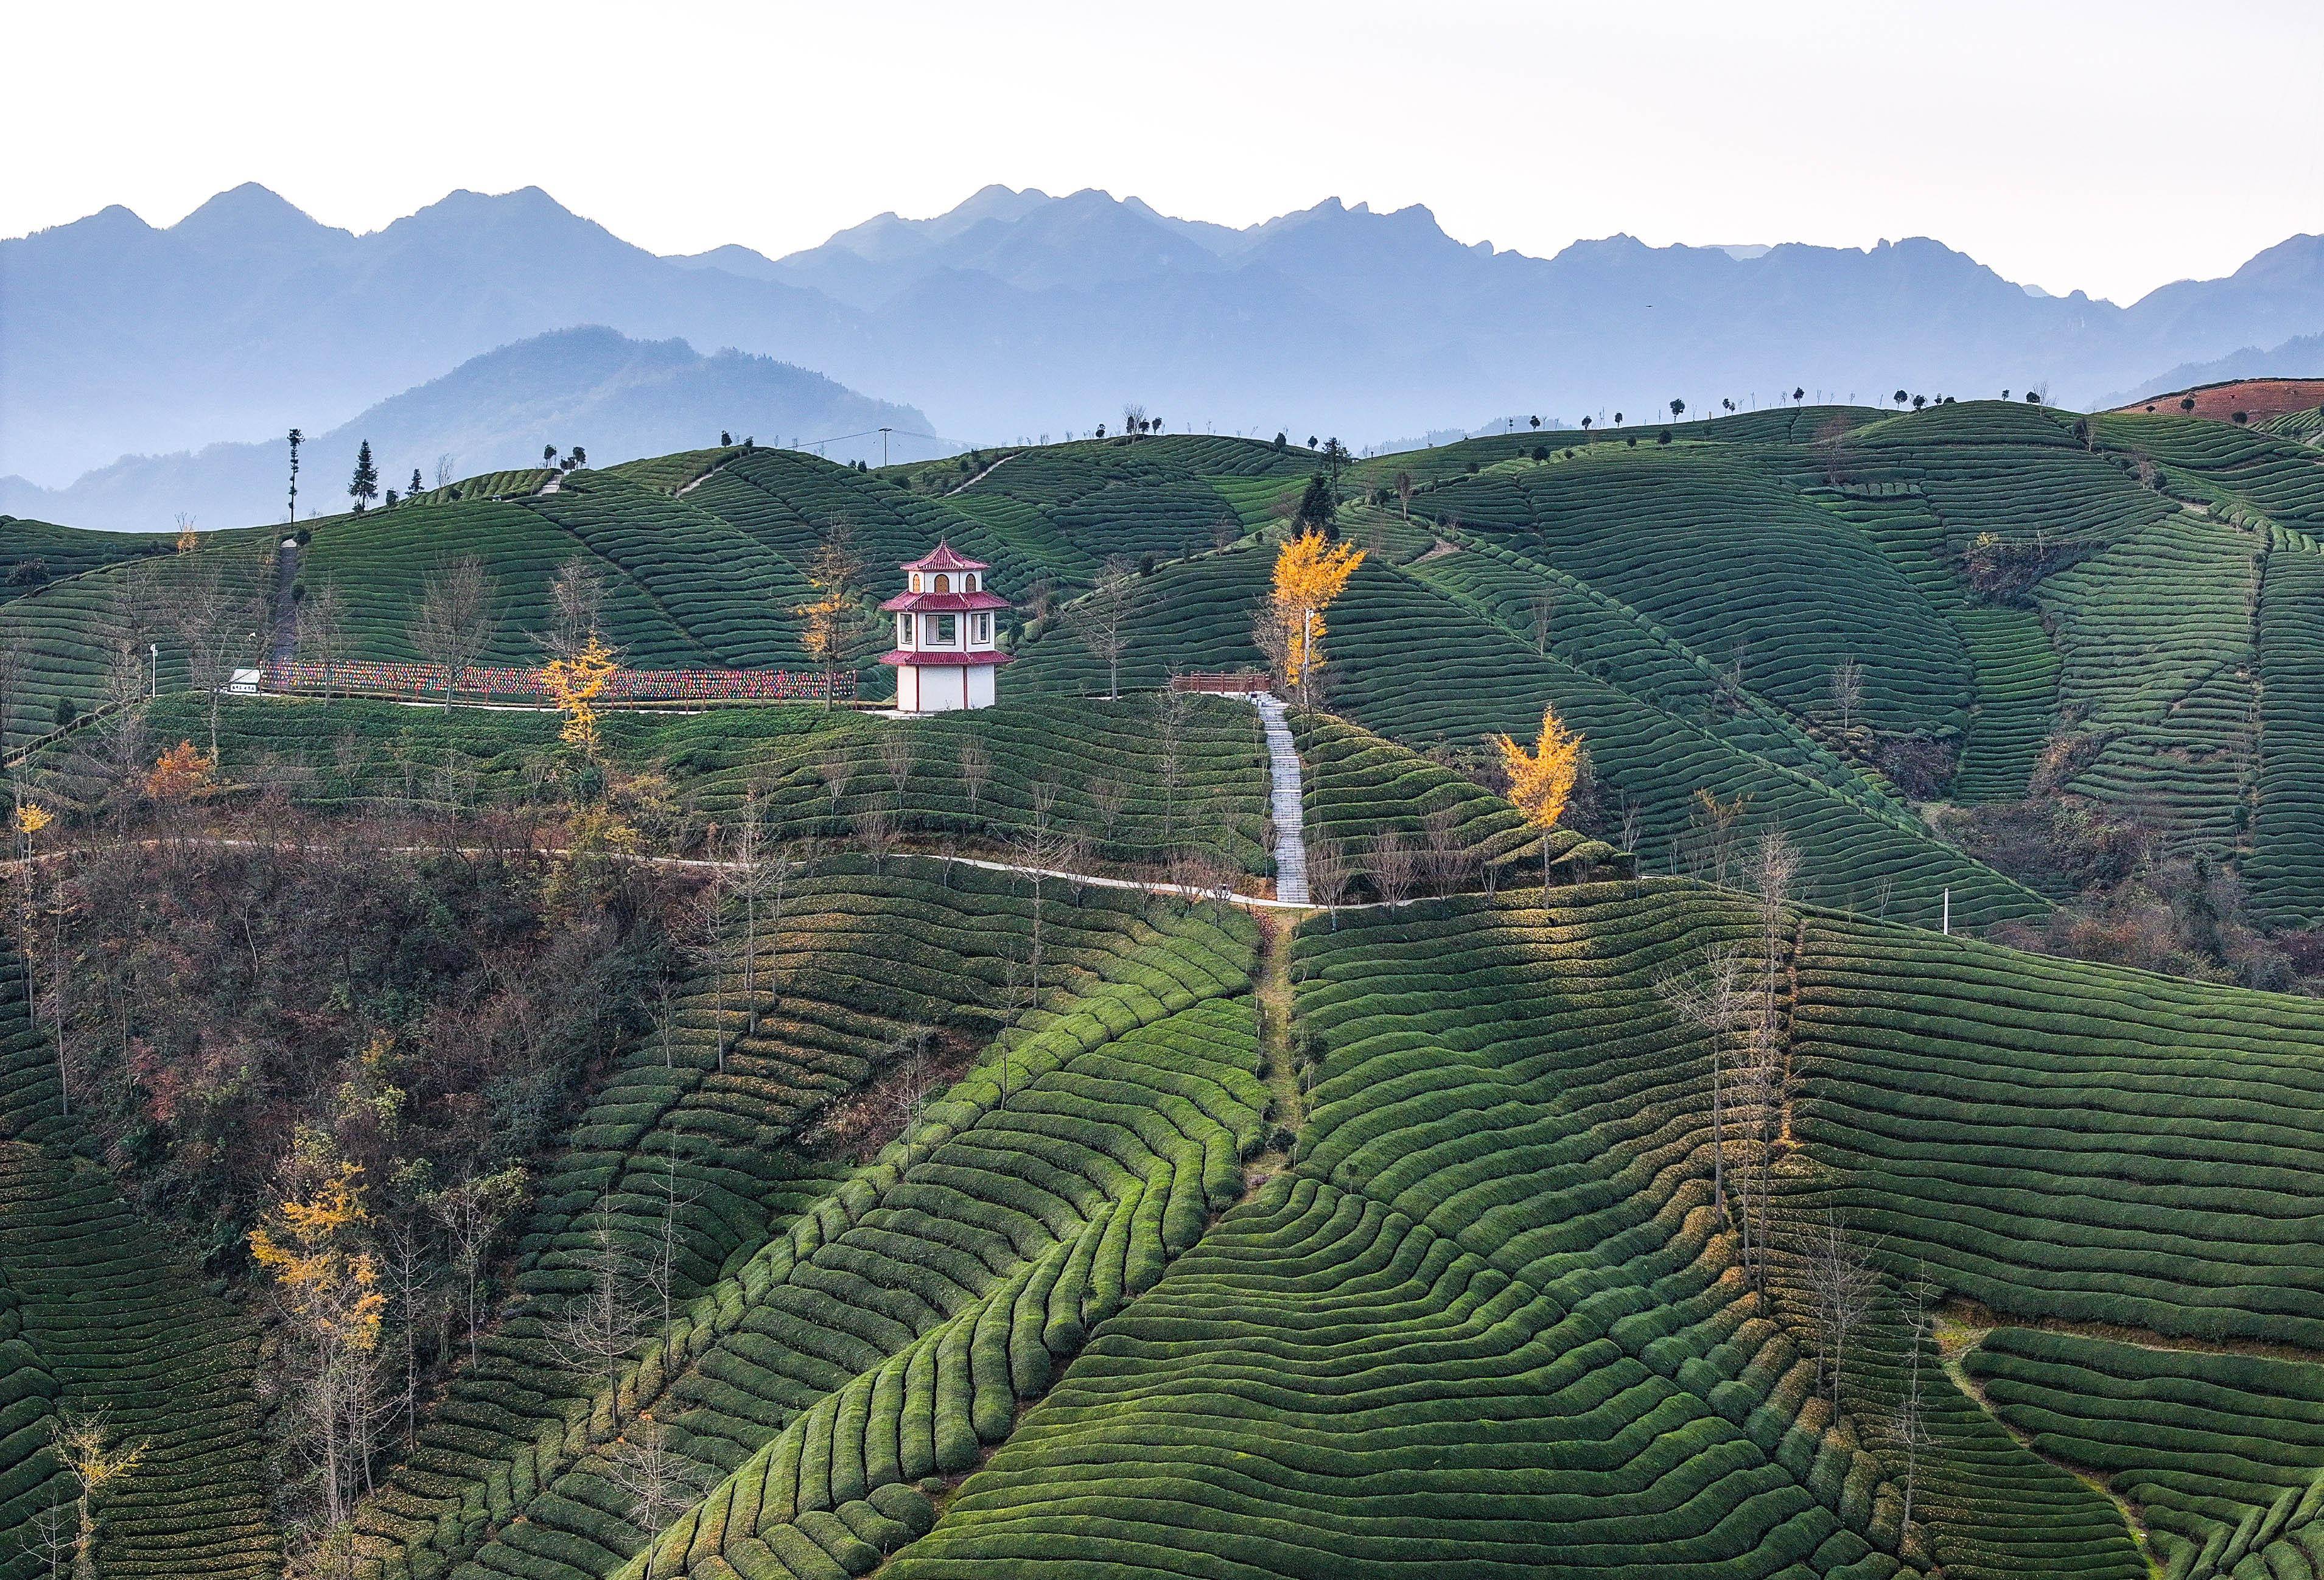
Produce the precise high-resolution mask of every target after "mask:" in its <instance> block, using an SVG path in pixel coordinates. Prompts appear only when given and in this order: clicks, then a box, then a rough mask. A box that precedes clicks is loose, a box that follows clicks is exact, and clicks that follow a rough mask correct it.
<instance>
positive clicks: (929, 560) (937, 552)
mask: <svg viewBox="0 0 2324 1580" xmlns="http://www.w3.org/2000/svg"><path fill="white" fill-rule="evenodd" d="M903 568H904V569H906V570H908V571H988V570H991V568H992V567H991V566H990V565H986V564H985V563H984V562H983V561H982V560H973V559H966V558H964V557H962V556H961V555H960V554H959V553H958V552H957V551H955V550H954V547H953V546H952V545H951V544H949V543H947V542H945V540H944V539H943V538H941V537H939V538H937V539H936V547H934V548H932V549H930V550H929V551H928V552H927V555H925V556H922V557H921V558H919V559H916V560H906V561H905V562H904V567H903Z"/></svg>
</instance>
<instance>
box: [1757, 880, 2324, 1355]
mask: <svg viewBox="0 0 2324 1580" xmlns="http://www.w3.org/2000/svg"><path fill="white" fill-rule="evenodd" d="M1795 974H1796V980H1797V997H1796V1000H1795V1002H1794V1006H1793V1010H1792V1025H1793V1038H1794V1041H1793V1055H1792V1058H1793V1067H1794V1073H1795V1075H1796V1076H1797V1079H1798V1081H1799V1086H1800V1091H1801V1096H1800V1098H1799V1100H1798V1103H1797V1106H1796V1107H1795V1109H1794V1119H1793V1125H1794V1131H1795V1132H1796V1133H1797V1134H1798V1135H1799V1136H1800V1137H1801V1139H1802V1140H1803V1142H1804V1143H1805V1144H1806V1145H1807V1146H1808V1148H1809V1150H1810V1152H1811V1153H1812V1154H1813V1155H1814V1156H1815V1157H1816V1158H1817V1159H1819V1160H1820V1161H1822V1162H1827V1163H1828V1164H1830V1165H1831V1167H1833V1168H1835V1169H1837V1170H1840V1171H1841V1176H1840V1180H1839V1181H1838V1182H1837V1183H1835V1184H1834V1186H1833V1187H1832V1189H1833V1190H1834V1191H1835V1192H1836V1197H1835V1199H1837V1200H1838V1201H1840V1203H1842V1204H1843V1205H1844V1206H1846V1208H1848V1210H1849V1214H1850V1216H1851V1217H1853V1218H1854V1219H1855V1220H1856V1221H1857V1222H1858V1225H1859V1226H1861V1227H1862V1228H1863V1229H1864V1230H1865V1232H1867V1234H1875V1235H1879V1236H1886V1245H1887V1251H1886V1256H1887V1258H1888V1259H1889V1260H1890V1262H1891V1263H1894V1264H1895V1265H1897V1266H1899V1267H1903V1266H1905V1265H1906V1264H1907V1263H1918V1264H1919V1265H1922V1266H1924V1267H1925V1268H1926V1269H1927V1270H1928V1272H1929V1274H1930V1276H1931V1277H1932V1278H1934V1279H1936V1280H1937V1281H1939V1282H1940V1283H1941V1284H1942V1285H1944V1286H1945V1287H1946V1288H1948V1289H1950V1290H1953V1291H1959V1292H1960V1293H1962V1294H1966V1295H1968V1296H1969V1297H1970V1298H1972V1299H1974V1300H1978V1301H1979V1302H1981V1303H1983V1304H1984V1305H1986V1306H1988V1307H1990V1308H1992V1309H1995V1310H1997V1311H2001V1312H2004V1313H2006V1314H2009V1315H2013V1316H2016V1317H2021V1318H2060V1319H2064V1320H2070V1321H2077V1322H2104V1323H2116V1324H2122V1325H2126V1326H2129V1327H2143V1328H2148V1329H2152V1330H2153V1331H2156V1332H2160V1333H2165V1334H2175V1335H2183V1336H2188V1337H2232V1338H2240V1339H2252V1340H2261V1341H2265V1342H2270V1343H2279V1344H2297V1345H2302V1346H2310V1347H2315V1346H2324V1299H2319V1297H2324V1245H2319V1239H2318V1236H2317V1228H2318V1226H2319V1224H2324V1183H2319V1181H2324V1137H2320V1136H2319V1134H2318V1133H2317V1130H2316V1127H2315V1125H2314V1122H2313V1116H2314V1115H2315V1113H2316V1111H2317V1109H2318V1107H2319V1104H2324V1008H2319V1006H2316V1005H2315V1004H2314V1003H2313V1002H2312V1001H2310V1000H2307V999H2300V998H2291V997H2280V996H2276V995H2271V994H2264V993H2252V992H2246V991H2243V990H2239V989H2235V988H2227V987H2215V986H2210V985H2207V984H2197V983H2192V982H2187V981H2181V980H2179V979H2176V978H2167V977H2156V976H2150V975H2147V974H2145V973H2143V972H2138V971H2131V970H2124V969H2114V968H2110V967H2103V966H2094V965H2087V964H2081V963H2079V962H2069V961H2062V960H2052V959H2048V958H2046V957H2043V956H2039V955H2026V954H2020V953H2017V952H2015V951H2010V950H2006V949H2001V948H1998V947H1996V946H1993V945H1989V944H1981V943H1975V942H1969V941H1967V940H1962V939H1947V938H1942V937H1938V936H1934V935H1932V934H1929V933H1924V932H1909V931H1906V930H1904V929H1899V928H1894V927H1879V926H1875V925H1873V924H1871V923H1856V922H1849V921H1842V920H1837V919H1832V920H1826V919H1821V918H1815V919H1811V920H1810V921H1809V922H1808V923H1807V925H1806V928H1805V931H1804V932H1803V948H1802V950H1801V953H1800V956H1799V960H1798V964H1797V967H1796V972H1795Z"/></svg>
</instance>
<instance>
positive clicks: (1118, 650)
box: [1076, 554, 1138, 701]
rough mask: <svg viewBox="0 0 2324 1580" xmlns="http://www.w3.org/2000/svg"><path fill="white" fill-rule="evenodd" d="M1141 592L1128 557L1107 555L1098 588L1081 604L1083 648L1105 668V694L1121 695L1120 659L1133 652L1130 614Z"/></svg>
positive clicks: (1080, 628)
mask: <svg viewBox="0 0 2324 1580" xmlns="http://www.w3.org/2000/svg"><path fill="white" fill-rule="evenodd" d="M1137 592H1138V566H1137V565H1135V564H1134V563H1133V562H1132V561H1131V560H1130V556H1128V555H1120V554H1115V555H1108V556H1106V560H1105V564H1104V565H1101V566H1100V567H1099V568H1098V574H1097V584H1096V585H1095V586H1093V587H1092V588H1091V589H1090V592H1089V595H1088V596H1087V597H1085V598H1084V599H1083V600H1082V602H1081V608H1080V609H1079V611H1077V613H1078V615H1079V619H1078V620H1077V622H1076V624H1077V628H1078V629H1079V632H1080V635H1081V638H1082V646H1084V648H1088V649H1089V652H1090V657H1093V658H1094V659H1096V660H1097V661H1098V662H1099V663H1101V664H1102V665H1104V666H1105V694H1106V697H1107V699H1108V700H1109V701H1110V700H1111V699H1113V698H1115V697H1119V696H1120V695H1121V656H1122V654H1123V653H1125V652H1127V651H1129V648H1130V606H1131V604H1132V602H1134V600H1135V598H1136V595H1137Z"/></svg>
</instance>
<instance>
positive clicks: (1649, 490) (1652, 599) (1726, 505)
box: [1425, 447, 1969, 728]
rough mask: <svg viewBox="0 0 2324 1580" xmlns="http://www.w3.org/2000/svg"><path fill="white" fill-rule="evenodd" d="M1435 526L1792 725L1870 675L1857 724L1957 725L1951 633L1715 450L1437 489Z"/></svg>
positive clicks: (1610, 453)
mask: <svg viewBox="0 0 2324 1580" xmlns="http://www.w3.org/2000/svg"><path fill="white" fill-rule="evenodd" d="M1425 509H1426V510H1427V512H1428V514H1429V515H1430V516H1432V517H1434V518H1435V519H1439V520H1444V521H1456V520H1457V521H1460V522H1462V523H1466V524H1469V525H1470V526H1471V528H1474V529H1476V530H1479V531H1482V532H1485V533H1487V534H1489V536H1491V537H1495V538H1496V539H1498V540H1499V541H1501V542H1503V543H1505V544H1507V545H1508V546H1509V547H1517V548H1521V549H1523V551H1524V552H1526V554H1528V555H1530V556H1533V557H1535V558H1537V559H1540V560H1542V561H1544V562H1545V563H1546V564H1548V565H1554V566H1555V567H1557V568H1558V569H1560V570H1562V571H1564V572H1567V573H1568V574H1572V576H1574V577H1575V578H1577V579H1578V580H1581V581H1582V582H1586V583H1590V584H1591V586H1594V587H1596V588H1598V589H1600V591H1602V592H1606V593H1608V594H1609V595H1611V596H1613V597H1614V598H1617V599H1618V600H1620V601H1621V602H1623V603H1625V604H1627V605H1628V606H1629V607H1630V608H1632V609H1635V610H1637V611H1639V612H1640V613H1641V614H1643V615H1645V616H1646V617H1647V618H1649V619H1651V620H1654V621H1655V622H1656V623H1658V624H1659V625H1661V626H1662V627H1663V628H1665V629H1667V630H1669V631H1670V632H1671V634H1672V635H1673V636H1674V637H1676V638H1677V639H1678V640H1679V641H1681V642H1683V643H1684V644H1685V645H1686V646H1687V647H1688V648H1692V650H1693V651H1695V652H1697V653H1700V654H1701V655H1702V656H1703V657H1706V658H1708V659H1710V660H1711V662H1712V663H1714V664H1717V665H1721V666H1725V665H1727V664H1729V663H1730V662H1734V661H1736V659H1737V658H1738V654H1739V655H1740V662H1741V666H1742V668H1743V674H1744V680H1745V684H1748V686H1750V687H1751V688H1752V689H1753V690H1755V691H1757V692H1758V693H1760V694H1763V695H1765V696H1766V697H1768V698H1769V699H1770V700H1772V701H1775V702H1776V703H1781V704H1782V705H1783V706H1784V707H1786V708H1789V709H1791V710H1792V711H1793V712H1795V713H1799V714H1802V715H1806V714H1808V713H1811V712H1817V711H1819V710H1820V709H1821V707H1822V706H1823V705H1824V703H1826V701H1827V698H1828V692H1829V683H1830V678H1831V671H1832V668H1833V666H1835V665H1837V664H1839V663H1840V660H1842V659H1843V658H1847V657H1855V658H1857V659H1858V661H1859V662H1860V663H1861V664H1862V665H1863V666H1864V692H1865V696H1864V711H1865V714H1866V717H1867V719H1869V720H1871V721H1875V722H1877V723H1879V724H1882V725H1884V726H1886V727H1889V728H1905V727H1909V726H1910V725H1914V724H1925V725H1930V726H1951V727H1955V728H1958V726H1959V725H1960V721H1961V719H1962V716H1963V714H1964V713H1965V712H1966V709H1967V707H1968V703H1969V659H1968V655H1967V654H1966V653H1965V652H1964V651H1963V649H1962V647H1961V643H1960V637H1959V635H1958V634H1957V633H1955V632H1954V630H1953V629H1952V628H1951V627H1950V626H1949V625H1948V624H1946V623H1945V621H1944V620H1942V619H1941V618H1940V617H1939V616H1938V615H1937V613H1936V611H1934V610H1932V609H1931V608H1930V607H1929V604H1928V601H1927V600H1926V599H1925V598H1923V597H1922V596H1921V594H1920V593H1919V592H1916V591H1915V590H1914V587H1913V585H1912V584H1911V583H1909V582H1907V581H1906V580H1905V579H1904V577H1903V576H1902V575H1901V574H1898V572H1897V571H1896V570H1895V567H1894V566H1892V565H1889V564H1888V562H1887V561H1886V558H1885V557H1883V556H1881V555H1880V554H1879V553H1878V552H1877V551H1876V550H1874V549H1873V548H1872V547H1870V546H1869V545H1868V544H1867V543H1866V542H1865V541H1864V540H1863V538H1862V537H1860V536H1859V535H1858V534H1857V533H1855V532H1852V531H1850V530H1849V529H1848V528H1845V527H1844V526H1842V525H1840V523H1838V522H1836V521H1834V520H1833V519H1831V516H1830V515H1829V514H1828V513H1827V512H1825V511H1822V510H1817V509H1816V508H1815V507H1813V506H1812V505H1811V504H1809V503H1808V502H1807V501H1805V500H1803V498H1802V497H1801V496H1800V494H1799V493H1798V492H1797V491H1795V490H1794V489H1792V488H1790V487H1787V486H1785V485H1784V484H1782V483H1779V482H1775V481H1773V480H1771V479H1768V478H1766V477H1765V476H1764V475H1762V474H1761V473H1759V472H1758V471H1757V470H1756V469H1755V468H1753V467H1751V466H1749V465H1748V464H1738V463H1736V462H1732V461H1729V460H1728V459H1726V458H1725V457H1724V456H1723V455H1721V453H1720V450H1718V449H1717V448H1714V447H1696V448H1689V449H1686V450H1683V451H1666V450H1662V449H1659V448H1657V449H1655V450H1651V451H1649V450H1637V451H1633V450H1628V449H1616V448H1612V447H1608V448H1605V449H1603V450H1601V451H1600V452H1598V453H1597V457H1596V460H1595V462H1594V464H1590V465H1568V466H1559V467H1536V468H1532V469H1529V470H1528V471H1527V472H1526V473H1520V474H1512V475H1510V476H1508V477H1507V478H1496V479H1478V480H1462V481H1459V482H1447V483H1443V484H1440V485H1439V486H1437V487H1436V488H1434V489H1432V490H1430V491H1429V492H1428V493H1427V494H1426V496H1425Z"/></svg>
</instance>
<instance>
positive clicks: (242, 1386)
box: [0, 953, 282, 1580]
mask: <svg viewBox="0 0 2324 1580" xmlns="http://www.w3.org/2000/svg"><path fill="white" fill-rule="evenodd" d="M22 970H23V968H22V965H21V963H20V962H19V961H18V960H17V959H16V958H15V957H14V955H13V954H7V953H0V1359H6V1360H9V1361H10V1362H11V1364H10V1365H9V1367H8V1370H7V1372H6V1374H5V1377H0V1575H10V1576H11V1577H12V1580H14V1577H15V1576H20V1575H21V1576H26V1577H30V1576H32V1575H35V1574H37V1573H39V1572H40V1571H41V1569H42V1564H41V1562H40V1561H39V1560H38V1559H37V1558H36V1557H35V1554H36V1550H37V1549H36V1548H34V1547H33V1545H32V1542H33V1531H32V1520H33V1518H34V1517H35V1516H36V1515H37V1514H39V1513H40V1511H42V1510H43V1509H45V1508H47V1507H49V1506H51V1504H53V1503H54V1502H58V1501H60V1499H62V1498H63V1497H65V1496H66V1495H67V1493H68V1492H69V1488H70V1482H69V1478H68V1477H67V1476H66V1474H65V1473H64V1471H63V1470H62V1467H61V1466H60V1465H58V1464H57V1462H56V1460H55V1458H54V1456H52V1455H51V1453H50V1451H49V1450H48V1447H47V1440H48V1428H49V1421H50V1419H51V1412H52V1411H53V1410H58V1409H71V1410H76V1411H79V1412H82V1413H87V1414H97V1413H102V1414H103V1416H104V1418H105V1420H106V1425H107V1427H108V1428H109V1430H110V1433H111V1434H112V1438H113V1442H114V1445H115V1447H120V1446H122V1445H124V1444H133V1443H137V1442H140V1441H142V1442H143V1443H145V1444H146V1446H147V1447H146V1453H145V1456H144V1458H143V1461H142V1462H141V1463H140V1464H139V1465H138V1466H137V1467H136V1469H134V1471H132V1472H131V1473H130V1474H129V1475H128V1476H127V1477H126V1478H125V1479H124V1481H123V1483H122V1484H121V1485H120V1486H119V1487H118V1488H116V1489H115V1491H113V1492H112V1493H110V1494H108V1495H107V1496H106V1499H105V1500H104V1502H103V1505H102V1509H101V1515H102V1534H101V1536H100V1539H99V1543H98V1550H97V1559H98V1562H99V1563H100V1564H101V1565H102V1566H103V1571H104V1573H105V1574H106V1575H121V1576H131V1575H151V1576H153V1577H155V1580H176V1577H180V1576H218V1577H221V1580H239V1577H248V1580H265V1577H270V1576H272V1575H278V1574H280V1573H281V1561H282V1555H281V1539H280V1538H279V1537H278V1535H277V1534H276V1532H275V1530H274V1529H273V1526H272V1521H271V1520H270V1517H269V1512H268V1507H267V1488H266V1486H265V1484H264V1481H263V1465H264V1456H263V1445H262V1441H261V1438H260V1434H259V1419H258V1411H257V1408H256V1404H255V1401H254V1398H253V1383H254V1360H255V1351H256V1342H257V1341H256V1337H255V1335H254V1333H253V1332H252V1331H251V1329H250V1327H249V1326H248V1324H247V1323H246V1322H244V1319H243V1318H241V1317H240V1316H239V1315H238V1314H237V1313H235V1311H234V1310H232V1309H230V1308H228V1307H227V1306H226V1304H225V1302H224V1301H222V1300H218V1299H217V1297H216V1296H215V1295H213V1294H211V1293H210V1292H208V1291H207V1290H206V1289H204V1288H203V1286H202V1285H201V1284H200V1283H199V1282H198V1281H197V1279H196V1277H195V1273H194V1270H193V1269H191V1268H189V1267H187V1266H185V1265H184V1264H183V1263H182V1262H181V1261H180V1252H179V1250H178V1248H177V1247H176V1246H174V1245H171V1242H170V1240H169V1238H168V1237H167V1236H165V1235H164V1234H162V1233H161V1231H158V1230H156V1229H154V1228H152V1226H149V1225H147V1224H146V1223H144V1222H143V1220H142V1219H140V1218H139V1217H136V1216H135V1215H134V1213H132V1212H131V1210H130V1208H129V1206H128V1204H127V1203H126V1202H124V1200H123V1199H121V1195H120V1192H119V1191H118V1190H115V1188H114V1185H113V1181H112V1180H110V1179H109V1178H108V1177H107V1176H106V1174H105V1173H104V1172H103V1171H100V1170H98V1169H97V1168H95V1167H93V1166H92V1165H90V1164H88V1163H87V1162H82V1161H80V1160H78V1159H74V1158H71V1157H69V1155H67V1154H65V1153H61V1152H60V1151H58V1150H56V1148H57V1146H58V1144H60V1143H65V1142H68V1141H69V1140H70V1139H71V1137H72V1134H73V1127H72V1125H71V1123H70V1122H69V1120H67V1119H65V1118H63V1117H62V1116H60V1113H59V1111H58V1107H57V1085H56V1078H55V1065H54V1062H53V1057H54V1055H53V1051H52V1049H51V1045H50V1044H49V1042H48V1040H47V1039H46V1038H45V1037H43V1036H41V1035H39V1034H38V1033H36V1032H34V1031H33V1029H32V1026H31V1024H30V1023H29V1017H28V1015H27V1014H26V1010H25V1004H24V999H23V992H22V986H21V984H22Z"/></svg>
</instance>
